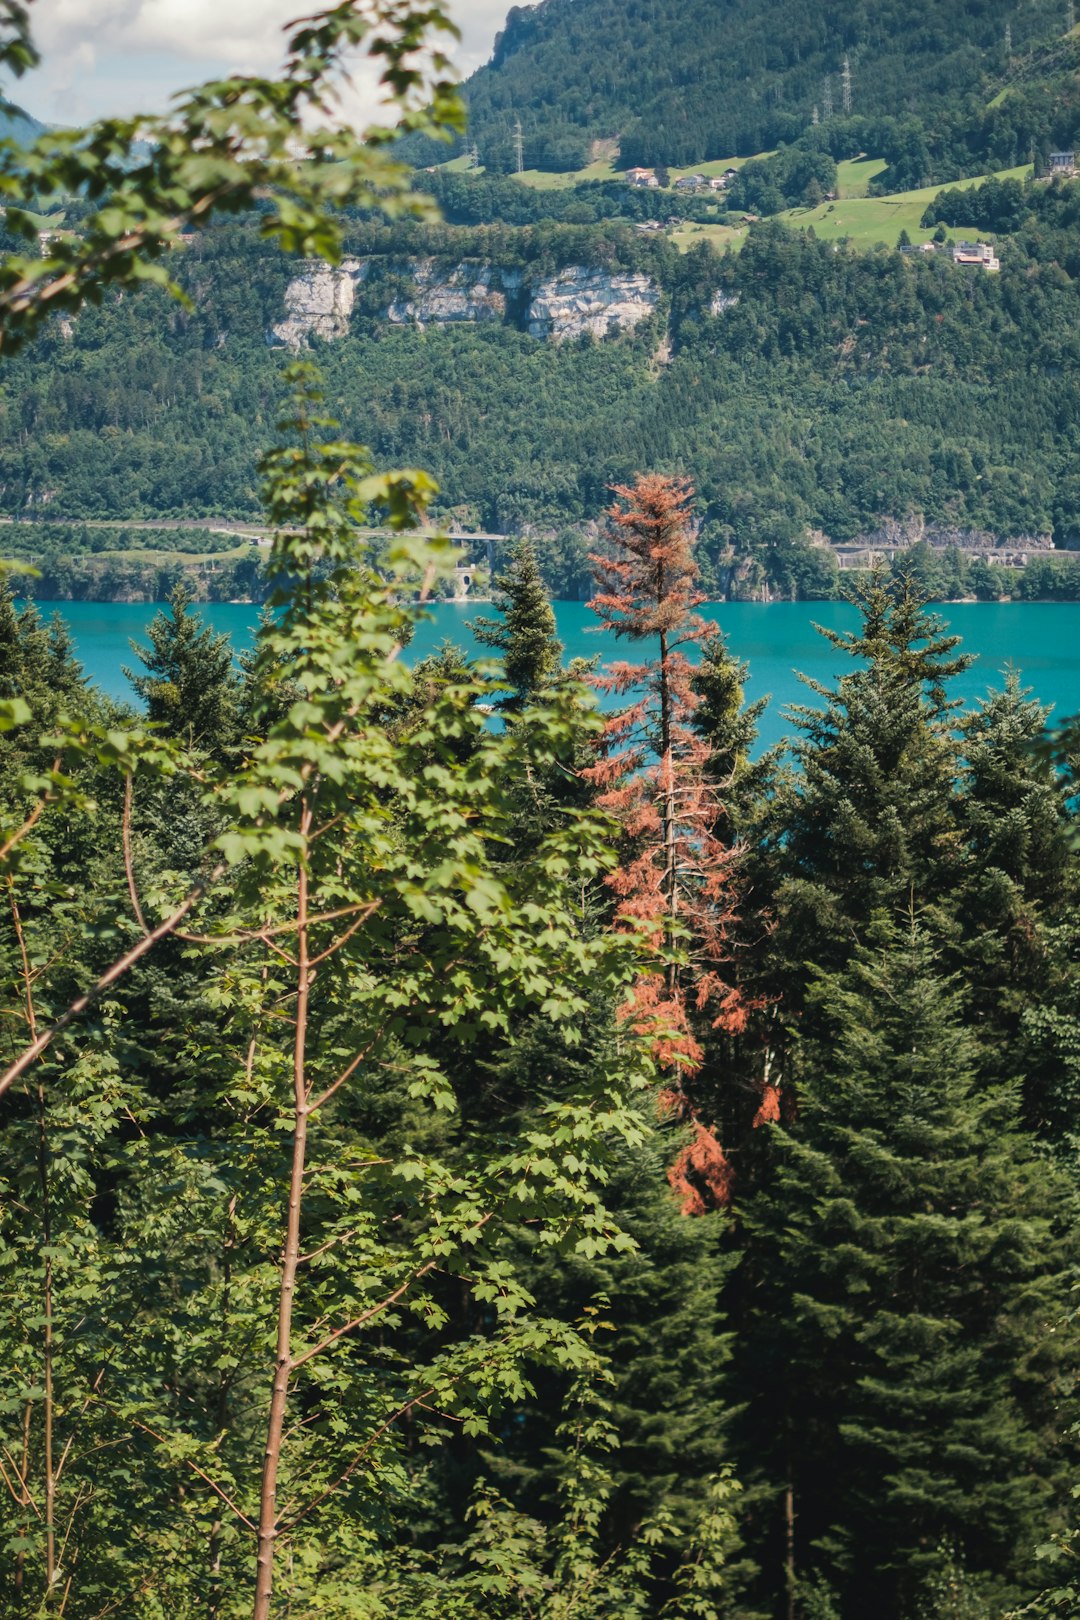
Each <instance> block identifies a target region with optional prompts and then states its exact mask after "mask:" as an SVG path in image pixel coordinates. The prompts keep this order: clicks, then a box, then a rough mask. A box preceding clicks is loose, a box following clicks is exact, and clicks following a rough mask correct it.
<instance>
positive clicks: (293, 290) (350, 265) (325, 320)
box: [270, 259, 368, 349]
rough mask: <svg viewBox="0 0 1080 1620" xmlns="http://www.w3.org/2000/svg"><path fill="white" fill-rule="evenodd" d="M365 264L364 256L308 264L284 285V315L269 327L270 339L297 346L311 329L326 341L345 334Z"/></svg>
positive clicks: (363, 276)
mask: <svg viewBox="0 0 1080 1620" xmlns="http://www.w3.org/2000/svg"><path fill="white" fill-rule="evenodd" d="M367 268H368V261H367V260H366V259H343V260H342V261H341V263H340V264H339V265H330V264H322V263H313V264H309V265H307V266H306V267H305V269H304V271H303V273H302V274H301V275H299V276H295V277H294V278H293V280H292V281H290V282H289V285H288V286H287V287H286V289H285V318H284V320H282V321H278V323H277V324H276V325H275V326H272V327H271V328H270V338H271V341H275V340H276V341H277V342H278V343H284V344H286V345H287V346H288V347H289V348H290V349H298V348H299V347H300V345H301V344H302V343H303V342H304V341H305V339H306V338H307V337H308V336H309V334H310V333H312V332H314V333H315V334H316V336H318V337H321V338H326V340H327V341H328V342H332V341H333V339H334V338H340V337H344V336H345V334H346V332H348V330H349V317H350V315H351V314H352V310H353V304H354V303H355V302H356V284H357V282H358V281H363V280H364V278H365V276H366V274H367Z"/></svg>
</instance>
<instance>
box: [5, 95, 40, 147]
mask: <svg viewBox="0 0 1080 1620" xmlns="http://www.w3.org/2000/svg"><path fill="white" fill-rule="evenodd" d="M47 127H48V126H47V125H46V124H43V123H41V122H40V120H39V119H37V118H34V117H33V116H32V115H31V114H30V113H28V112H23V110H22V108H21V107H15V106H12V104H11V103H10V102H9V103H8V104H7V105H6V106H5V105H3V104H2V103H0V141H22V142H24V143H25V142H28V141H33V140H36V139H37V137H38V136H39V135H43V134H44V133H45V130H46V128H47Z"/></svg>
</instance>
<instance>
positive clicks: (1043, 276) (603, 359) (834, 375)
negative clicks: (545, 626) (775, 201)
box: [0, 182, 1080, 597]
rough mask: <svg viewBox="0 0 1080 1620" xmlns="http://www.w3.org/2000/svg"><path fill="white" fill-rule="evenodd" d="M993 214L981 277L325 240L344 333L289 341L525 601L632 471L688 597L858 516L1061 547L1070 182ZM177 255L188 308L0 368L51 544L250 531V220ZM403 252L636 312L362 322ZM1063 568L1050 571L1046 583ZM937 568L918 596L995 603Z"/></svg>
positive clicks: (793, 240) (795, 251)
mask: <svg viewBox="0 0 1080 1620" xmlns="http://www.w3.org/2000/svg"><path fill="white" fill-rule="evenodd" d="M510 183H513V182H510ZM987 189H988V190H989V188H987ZM1017 193H1019V197H1020V202H1019V209H1020V225H1019V228H1018V229H1017V230H1016V232H1015V234H1014V235H1013V236H1012V237H1010V238H1009V239H1008V240H1006V241H1005V242H1004V243H1003V244H1002V246H1001V250H1000V251H1001V256H1002V271H1001V274H1000V275H999V276H986V275H982V274H979V273H978V272H968V271H965V270H963V269H960V268H958V267H954V266H953V265H952V264H951V263H948V262H945V259H944V257H932V258H927V257H924V256H922V255H918V254H909V255H900V254H897V253H895V252H891V251H881V252H872V253H868V254H867V253H856V252H854V251H851V250H847V249H843V248H841V249H840V250H837V249H836V248H835V246H834V245H833V244H828V243H823V242H815V241H813V240H812V239H810V238H808V237H804V236H797V235H794V234H793V233H791V232H788V231H785V230H784V229H783V228H782V227H779V226H776V225H762V226H760V227H757V228H755V229H754V230H753V231H752V232H751V234H750V237H749V240H748V241H747V243H746V244H745V246H744V248H743V250H742V252H741V253H740V254H739V255H737V256H735V255H733V256H729V257H720V256H718V255H716V254H714V253H712V252H711V251H710V250H709V249H707V248H701V249H697V250H694V251H691V252H690V253H687V254H679V253H678V252H677V251H675V249H674V248H673V247H672V246H671V245H670V244H668V243H667V242H664V241H660V242H655V241H652V240H650V239H649V238H647V237H642V236H640V235H639V234H637V233H635V232H634V231H632V230H631V229H630V228H629V227H627V226H625V225H621V224H619V223H618V222H612V223H610V224H607V225H597V226H582V225H573V224H556V223H541V224H537V225H534V226H531V227H524V228H517V227H513V226H489V227H482V228H478V229H466V228H464V227H455V226H449V225H438V226H431V225H415V224H399V225H393V226H389V227H380V226H376V225H374V224H365V223H362V222H359V221H356V220H353V221H348V220H346V221H345V222H344V233H345V234H344V244H345V247H346V248H347V250H348V251H349V252H350V253H357V254H360V255H370V256H371V263H372V267H373V268H372V274H371V275H370V276H369V278H368V280H367V281H366V282H365V283H363V284H362V286H361V288H360V291H359V294H358V302H357V305H356V307H355V308H354V310H353V314H352V319H351V324H350V329H349V331H348V333H347V335H346V336H344V337H342V338H341V339H340V340H338V341H336V342H334V343H322V342H321V341H320V340H319V339H317V338H313V339H312V340H311V341H312V343H313V344H314V346H315V347H314V351H313V352H315V353H317V356H318V359H319V363H320V365H321V366H322V368H323V370H324V373H325V376H326V379H327V386H328V388H329V390H330V394H331V397H332V398H333V399H334V401H335V406H336V408H337V410H338V411H339V412H340V414H341V416H342V418H343V421H344V424H345V426H346V428H347V430H348V432H349V433H350V434H351V435H353V436H354V437H356V438H358V439H360V440H362V441H363V442H365V443H368V444H370V445H371V447H372V451H373V453H374V456H375V458H376V462H377V464H378V465H379V466H381V467H391V466H394V465H395V464H400V463H406V464H411V465H418V466H425V467H428V468H430V469H431V471H432V472H433V473H434V475H435V476H436V477H437V478H438V481H439V484H440V492H439V495H438V496H437V497H436V504H435V508H434V510H435V511H436V512H437V513H438V515H440V516H442V517H443V518H446V519H451V520H453V519H456V520H457V521H459V522H460V523H461V524H462V525H463V526H464V527H465V528H466V529H469V528H479V529H482V530H486V531H488V532H494V533H500V534H507V533H518V532H521V531H522V530H523V529H525V528H526V527H530V526H531V527H533V528H534V529H535V530H536V531H537V532H538V533H539V534H541V536H542V539H541V540H540V541H539V547H540V560H541V566H542V568H543V569H544V572H545V576H546V578H547V580H548V582H549V585H550V587H551V588H552V589H553V591H554V593H555V594H556V595H560V596H582V595H584V594H587V592H588V590H589V575H588V563H587V552H588V550H589V548H590V544H591V542H590V540H589V538H588V526H589V525H591V524H594V523H595V520H596V518H597V516H598V514H599V513H600V511H601V510H602V508H603V506H604V504H605V501H606V489H607V486H608V485H609V484H610V483H612V482H618V481H625V480H626V479H629V478H632V477H633V476H634V474H635V473H636V472H638V471H640V470H641V469H642V468H643V467H646V466H654V467H657V468H659V469H660V470H663V471H667V472H670V473H672V474H682V473H685V474H687V475H689V476H691V477H692V478H693V479H694V482H695V485H696V488H697V491H698V512H699V515H700V517H701V519H702V520H703V522H704V528H703V532H702V537H701V547H700V550H701V560H702V564H703V566H704V567H705V568H706V578H707V583H708V586H709V589H710V590H712V591H714V592H723V591H729V590H730V591H733V592H734V593H735V594H738V593H739V592H743V593H747V594H749V593H752V592H755V591H756V592H760V591H761V589H762V588H763V586H766V585H767V586H768V588H769V589H770V590H772V591H773V592H775V593H779V594H785V595H800V596H807V597H812V596H821V595H829V594H831V593H833V592H834V591H835V589H836V573H835V564H834V562H833V559H832V556H831V553H830V552H829V550H828V549H827V548H822V547H821V546H811V545H810V544H809V543H808V542H809V541H810V540H811V539H813V538H815V537H822V536H824V537H827V538H828V539H829V540H831V541H833V542H835V543H843V542H850V541H854V540H856V539H858V538H859V537H860V536H865V535H873V534H874V533H876V532H879V531H880V530H881V529H882V526H883V525H885V526H888V524H889V523H890V522H895V523H896V524H899V525H901V526H902V527H903V526H905V525H906V526H907V532H909V533H912V532H914V533H916V534H917V533H919V532H921V531H929V532H931V533H933V532H934V531H936V533H937V535H938V537H939V538H940V539H942V540H945V541H947V540H949V539H950V537H951V538H953V539H961V538H963V537H964V536H965V535H967V536H971V535H975V536H978V535H980V534H981V535H983V536H985V537H987V539H988V543H990V544H997V543H1005V544H1007V543H1008V542H1010V541H1011V542H1013V543H1014V544H1017V545H1023V544H1025V543H1030V542H1031V541H1032V540H1035V541H1039V540H1040V537H1041V543H1042V544H1047V543H1049V542H1052V543H1053V545H1054V546H1056V547H1057V548H1058V549H1059V550H1066V551H1068V550H1072V549H1075V548H1076V546H1077V541H1078V538H1080V469H1078V463H1077V451H1076V445H1077V435H1076V412H1077V402H1076V391H1075V389H1074V388H1073V386H1072V381H1071V379H1072V376H1073V375H1074V373H1075V368H1076V365H1077V356H1076V346H1077V332H1078V331H1080V311H1078V308H1077V293H1076V288H1077V285H1078V284H1080V283H1078V281H1077V273H1078V268H1080V266H1078V256H1077V246H1076V243H1077V234H1076V230H1077V216H1078V211H1080V191H1078V188H1077V187H1076V186H1075V185H1070V184H1067V183H1066V184H1059V183H1054V184H1051V185H1045V184H1039V185H1036V186H1032V187H1028V188H1022V187H1016V188H1012V187H1007V186H1005V187H996V188H994V190H993V191H992V192H991V193H990V195H989V196H988V197H987V199H986V202H985V204H982V205H980V204H978V203H970V202H969V203H968V205H967V206H969V207H979V206H984V207H985V208H986V209H987V213H986V215H985V217H986V218H991V217H993V218H995V219H998V218H1000V217H1002V216H1001V210H1002V209H1004V208H1008V209H1011V210H1013V211H1014V214H1015V211H1016V209H1017V207H1018V204H1017ZM950 195H951V194H950V193H948V192H947V193H946V194H945V198H944V199H942V200H941V201H940V202H939V203H938V204H936V205H935V206H936V207H937V209H938V210H939V211H941V210H946V211H949V210H951V211H949V212H948V217H949V218H950V219H955V218H957V214H958V211H962V208H963V206H964V204H963V203H962V202H961V199H964V198H971V197H975V198H978V196H979V193H978V192H974V193H966V192H961V193H956V194H955V199H954V201H953V202H951V203H950V201H949V197H950ZM1010 217H1013V216H1010ZM185 240H186V245H185V246H184V247H183V249H182V250H181V251H180V252H179V253H178V254H176V255H175V259H176V263H175V271H174V273H175V274H176V275H177V277H178V279H179V281H180V283H181V285H182V286H184V287H185V288H186V289H187V290H188V292H189V295H190V297H191V298H192V300H193V303H194V306H195V307H194V308H193V309H185V308H183V307H181V306H178V305H177V304H176V303H175V301H173V300H170V299H169V298H168V297H167V295H166V294H165V293H163V292H157V291H154V290H153V289H151V290H148V291H147V292H146V293H145V294H144V296H142V297H140V298H138V299H135V298H130V297H124V298H122V299H121V298H119V297H118V296H117V295H116V294H115V293H105V294H104V296H103V298H102V301H101V303H100V304H99V305H98V306H97V307H91V308H86V309H83V310H82V311H81V312H80V313H79V314H78V316H77V317H76V318H75V319H73V320H71V322H70V324H69V325H68V326H67V327H66V328H65V327H62V326H61V325H60V324H59V323H57V322H55V321H53V322H50V323H49V324H48V325H47V326H46V327H45V328H44V329H43V331H42V332H41V334H40V336H39V338H38V340H37V342H36V344H35V345H34V346H33V347H28V348H25V349H24V350H22V351H21V352H19V353H16V354H15V355H13V356H11V357H10V358H9V359H8V361H7V363H6V365H5V366H4V368H3V373H2V375H0V412H2V419H3V424H4V432H3V441H2V444H3V447H2V448H0V495H2V504H3V506H4V508H5V509H6V511H7V512H8V513H9V514H10V515H13V516H15V517H17V518H19V519H27V518H34V519H38V520H41V519H46V518H47V519H50V520H51V522H52V523H54V524H62V523H67V524H68V525H71V524H72V523H74V522H76V521H77V520H79V519H85V518H93V519H110V520H113V521H116V522H120V521H123V520H133V519H139V518H159V519H161V518H191V517H209V516H215V515H216V516H228V517H234V518H235V517H248V518H257V517H258V515H259V505H258V489H257V478H256V474H255V467H256V461H257V457H258V453H259V449H260V446H261V445H262V444H263V443H264V442H265V439H266V437H267V435H268V434H269V433H270V432H271V431H272V428H273V423H274V420H275V417H276V414H277V412H278V410H279V408H280V404H281V400H282V397H283V385H282V372H283V367H284V363H285V358H286V357H285V355H284V354H283V352H282V350H281V349H280V348H278V349H274V348H269V347H268V345H267V341H266V334H267V331H268V329H269V328H270V326H271V325H272V324H273V323H274V322H275V321H277V320H280V318H281V312H282V309H283V299H284V290H285V287H286V285H287V283H288V280H289V276H290V268H289V264H288V261H287V259H286V258H285V257H284V256H283V255H281V254H279V253H278V252H277V250H276V249H274V248H273V247H272V246H266V245H263V244H262V243H261V242H260V240H259V238H258V236H257V234H256V229H255V224H254V222H253V221H252V222H249V221H243V222H241V223H240V224H237V225H235V226H234V225H222V226H220V227H217V228H215V229H212V230H210V231H207V232H206V233H204V234H203V235H201V236H199V237H189V238H186V239H185ZM425 254H426V255H433V256H434V258H435V261H436V262H437V263H441V264H445V265H447V266H452V265H456V264H458V263H461V262H463V257H464V256H466V255H467V256H468V257H469V259H470V260H471V262H474V263H476V264H477V265H496V266H500V267H502V268H504V269H505V270H508V271H514V270H517V271H520V272H521V273H523V274H527V275H532V276H539V275H545V274H550V273H551V272H552V271H553V270H556V269H558V268H560V267H562V266H564V265H566V264H574V263H585V264H595V265H598V266H600V267H602V268H603V269H604V270H606V271H610V272H619V271H624V270H632V271H638V272H641V273H644V274H648V275H651V276H653V277H655V278H656V280H657V282H658V284H659V285H660V286H661V287H662V289H663V294H664V296H663V300H662V303H661V306H660V309H659V310H658V312H657V314H656V316H655V317H653V318H652V319H650V320H649V321H647V322H645V323H643V325H642V326H640V327H639V328H638V329H637V330H636V332H634V333H632V334H624V335H622V336H620V337H618V338H607V339H604V340H602V341H592V340H587V341H581V342H569V343H563V344H559V345H552V344H549V343H544V342H542V341H540V340H538V339H536V338H534V337H531V336H530V335H528V333H527V332H524V331H522V330H520V329H519V327H518V326H516V325H515V324H514V323H513V320H512V319H508V320H507V321H506V322H505V323H491V324H487V325H482V326H475V327H471V326H456V327H446V328H441V329H440V328H437V327H429V328H428V329H427V330H419V329H417V328H415V327H411V326H393V325H389V324H388V323H387V322H386V321H385V319H384V318H383V317H382V315H381V310H382V309H383V307H384V306H385V304H386V303H387V302H388V301H389V300H390V299H391V298H393V297H395V296H403V297H404V296H408V295H409V292H410V288H411V286H412V282H411V279H410V278H411V274H412V272H411V269H410V265H411V264H412V263H413V262H414V261H415V259H416V257H417V256H422V255H425ZM718 293H719V294H721V295H722V296H721V303H720V313H719V314H713V313H711V310H712V308H713V307H714V302H715V300H716V295H717V294H718ZM665 339H666V340H667V342H668V343H669V344H670V352H669V353H667V355H666V358H665V359H664V360H662V361H658V359H657V351H658V349H659V348H660V346H661V344H662V343H663V342H664V341H665ZM57 532H58V533H59V531H57ZM48 535H49V530H48V529H47V528H46V527H44V526H43V528H42V530H41V531H40V536H39V538H38V539H37V540H36V541H35V538H34V534H33V532H32V531H31V532H30V533H29V534H28V536H27V538H26V539H25V540H21V539H20V542H19V546H18V548H17V549H18V550H19V551H20V554H24V555H25V553H26V552H27V551H30V552H33V553H34V554H35V555H37V556H38V557H39V562H41V565H42V566H46V561H45V559H46V553H47V554H48V556H50V557H51V556H52V555H55V554H57V553H58V547H59V544H60V541H59V539H58V540H57V543H56V545H55V546H54V547H53V549H52V551H51V552H50V551H49V545H48ZM14 539H15V537H14V536H13V540H14ZM95 543H97V544H99V543H100V542H95ZM1068 561H1069V559H1067V558H1066V559H1059V560H1055V567H1057V570H1058V572H1061V567H1060V566H1058V564H1059V563H1060V564H1061V565H1065V564H1067V563H1068ZM48 566H49V567H50V568H51V567H52V565H51V563H49V564H48ZM245 566H248V565H246V564H245ZM1041 566H1042V565H1041V564H1040V567H1041ZM80 567H81V565H80ZM50 577H51V578H53V579H54V580H56V581H57V582H58V583H59V584H60V586H61V587H62V589H61V592H60V593H61V594H68V593H69V591H70V592H72V593H74V594H80V593H81V592H82V591H84V590H85V589H86V588H87V587H86V586H85V585H80V584H79V580H80V579H82V578H84V577H85V578H88V579H90V580H91V581H93V580H94V579H98V580H100V579H101V577H102V576H101V574H100V572H96V571H95V572H93V573H89V574H86V573H84V572H80V571H79V570H77V569H74V568H73V569H69V570H68V571H67V578H65V575H64V572H63V571H61V573H60V574H59V575H57V572H56V570H55V569H52V572H51V574H50ZM117 577H118V578H120V577H121V576H120V575H117ZM124 577H126V576H124ZM1033 577H1034V576H1033ZM1055 577H1056V576H1055ZM1062 577H1063V578H1064V577H1065V576H1064V574H1063V575H1062ZM220 578H221V580H222V587H221V588H222V591H223V593H224V594H225V595H234V596H235V595H241V594H258V590H257V586H256V585H255V584H254V582H253V581H252V580H246V581H245V580H244V579H236V578H235V577H234V575H233V574H231V573H229V574H228V575H227V576H226V573H225V572H224V571H223V572H222V574H221V576H220ZM950 578H951V579H952V581H953V586H954V587H956V588H951V587H950V588H949V589H947V590H946V594H965V592H966V591H968V590H969V589H970V590H971V591H974V590H975V589H976V588H977V589H978V590H980V591H982V590H983V589H984V587H985V590H986V594H990V595H994V594H1001V590H1002V589H1004V590H1012V591H1013V592H1015V591H1016V590H1017V589H1019V587H1018V585H1017V583H1016V582H1015V581H1012V582H1008V581H1006V582H1005V583H1004V584H1001V583H1000V582H999V588H998V589H997V590H992V589H991V588H990V586H989V585H988V584H987V583H986V581H983V582H982V583H980V582H979V581H975V582H974V583H972V582H970V581H968V582H967V583H966V584H965V580H964V578H963V577H961V576H957V575H955V572H954V574H953V575H951V576H950ZM928 583H929V584H930V585H931V587H932V588H933V589H938V588H939V587H938V584H937V582H936V581H933V580H929V579H928ZM234 585H235V588H234ZM98 588H103V587H101V586H100V585H99V587H98ZM1047 588H1048V589H1050V587H1047ZM1063 588H1064V587H1063ZM1050 594H1055V590H1054V589H1050Z"/></svg>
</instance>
